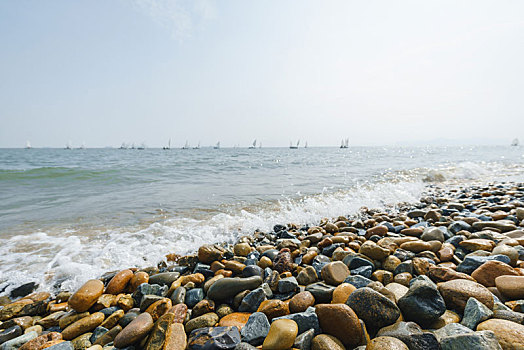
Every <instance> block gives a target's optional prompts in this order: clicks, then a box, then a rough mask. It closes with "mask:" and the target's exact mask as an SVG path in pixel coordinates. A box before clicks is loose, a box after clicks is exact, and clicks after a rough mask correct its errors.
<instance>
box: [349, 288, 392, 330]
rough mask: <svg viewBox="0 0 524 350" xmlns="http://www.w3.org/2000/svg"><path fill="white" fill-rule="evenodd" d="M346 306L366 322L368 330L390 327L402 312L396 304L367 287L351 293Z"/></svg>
mask: <svg viewBox="0 0 524 350" xmlns="http://www.w3.org/2000/svg"><path fill="white" fill-rule="evenodd" d="M346 304H347V305H348V306H349V307H351V308H352V309H353V311H355V313H356V314H357V316H358V318H360V319H362V320H363V321H364V322H365V324H366V327H367V328H368V330H376V329H379V328H382V327H385V326H387V325H390V324H392V323H394V322H395V321H396V320H397V319H398V318H399V316H400V310H399V308H398V307H397V305H395V303H394V302H392V301H391V300H389V299H388V298H386V297H385V296H384V295H382V294H380V293H378V292H376V291H374V290H373V289H371V288H367V287H364V288H360V289H357V290H356V291H354V292H353V293H351V294H350V295H349V298H348V300H347V301H346Z"/></svg>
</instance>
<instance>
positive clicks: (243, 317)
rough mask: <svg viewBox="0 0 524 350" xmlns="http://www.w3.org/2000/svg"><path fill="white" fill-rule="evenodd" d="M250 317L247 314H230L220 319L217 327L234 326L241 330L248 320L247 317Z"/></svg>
mask: <svg viewBox="0 0 524 350" xmlns="http://www.w3.org/2000/svg"><path fill="white" fill-rule="evenodd" d="M250 315H252V314H251V313H249V312H232V313H230V314H228V315H226V316H224V317H222V318H221V319H220V321H219V322H218V326H219V327H231V326H235V327H237V328H238V329H240V330H241V329H242V328H243V327H244V326H245V325H246V323H247V321H248V320H249V316H250Z"/></svg>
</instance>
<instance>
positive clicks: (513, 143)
mask: <svg viewBox="0 0 524 350" xmlns="http://www.w3.org/2000/svg"><path fill="white" fill-rule="evenodd" d="M511 145H512V146H518V145H519V139H518V138H514V139H513V141H511Z"/></svg>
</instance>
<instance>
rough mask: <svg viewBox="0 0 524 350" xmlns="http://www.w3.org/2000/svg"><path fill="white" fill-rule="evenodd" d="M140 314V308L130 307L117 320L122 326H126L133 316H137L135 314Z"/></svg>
mask: <svg viewBox="0 0 524 350" xmlns="http://www.w3.org/2000/svg"><path fill="white" fill-rule="evenodd" d="M139 314H140V309H131V310H129V311H128V312H126V314H125V315H124V317H122V318H121V319H120V320H119V321H118V324H119V325H120V326H122V327H126V326H127V325H128V324H130V323H131V322H132V321H133V320H134V319H135V318H137V316H138V315H139Z"/></svg>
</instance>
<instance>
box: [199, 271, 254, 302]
mask: <svg viewBox="0 0 524 350" xmlns="http://www.w3.org/2000/svg"><path fill="white" fill-rule="evenodd" d="M261 284H262V279H261V278H260V277H259V276H252V277H247V278H236V277H235V278H231V277H226V278H222V279H220V280H218V281H216V282H215V283H214V284H213V285H211V287H210V288H209V290H208V292H207V297H208V298H210V299H213V300H225V299H228V298H232V297H234V296H235V295H236V294H238V293H239V292H242V291H245V290H253V289H255V288H257V287H258V286H260V285H261Z"/></svg>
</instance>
